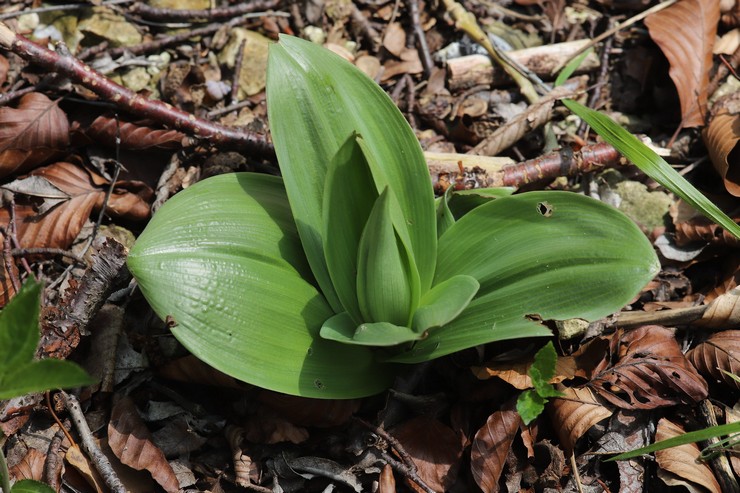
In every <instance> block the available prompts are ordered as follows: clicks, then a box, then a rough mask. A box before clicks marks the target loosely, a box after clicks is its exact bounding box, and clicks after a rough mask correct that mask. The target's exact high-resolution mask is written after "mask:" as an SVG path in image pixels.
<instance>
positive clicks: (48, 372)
mask: <svg viewBox="0 0 740 493" xmlns="http://www.w3.org/2000/svg"><path fill="white" fill-rule="evenodd" d="M93 383H95V380H94V379H93V378H91V377H90V376H89V375H88V374H87V373H86V372H85V370H83V369H82V368H81V367H79V366H78V365H76V364H74V363H72V362H71V361H63V360H59V359H51V358H48V359H42V360H39V361H31V362H28V363H26V364H22V365H18V366H16V367H14V368H12V369H7V371H4V372H2V373H0V399H9V398H11V397H18V396H22V395H25V394H30V393H31V392H45V391H47V390H51V389H60V388H70V387H82V386H83V385H91V384H93Z"/></svg>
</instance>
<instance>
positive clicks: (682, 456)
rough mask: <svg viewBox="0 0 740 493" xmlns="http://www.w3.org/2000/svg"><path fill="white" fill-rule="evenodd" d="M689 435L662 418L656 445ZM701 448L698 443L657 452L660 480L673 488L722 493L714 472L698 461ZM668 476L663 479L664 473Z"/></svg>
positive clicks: (656, 435) (656, 458)
mask: <svg viewBox="0 0 740 493" xmlns="http://www.w3.org/2000/svg"><path fill="white" fill-rule="evenodd" d="M684 433H686V432H685V431H684V430H683V428H681V427H680V426H678V425H677V424H675V423H673V422H671V421H669V420H667V419H665V418H661V420H660V421H658V428H657V429H656V431H655V441H656V442H659V441H661V440H667V439H669V438H673V437H677V436H679V435H683V434H684ZM699 452H700V451H699V447H698V446H697V445H696V444H695V443H687V444H684V445H679V446H678V447H671V448H667V449H664V450H658V451H656V452H655V461H656V462H657V463H658V466H659V467H660V470H659V471H658V473H659V474H658V477H660V478H661V479H662V480H663V482H665V483H666V484H667V485H669V486H678V485H681V486H685V487H687V488H689V489H690V490H693V491H709V492H710V493H722V488H720V486H719V483H717V479H716V478H715V477H714V474H713V473H712V469H711V468H710V467H709V466H708V465H707V464H705V463H703V462H699V461H697V460H696V459H697V458H698V457H699ZM661 470H662V471H664V472H668V473H670V475H663V474H660V472H661Z"/></svg>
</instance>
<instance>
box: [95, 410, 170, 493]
mask: <svg viewBox="0 0 740 493" xmlns="http://www.w3.org/2000/svg"><path fill="white" fill-rule="evenodd" d="M150 437H151V435H150V433H149V430H148V429H147V427H146V425H145V424H144V421H143V420H142V419H141V416H139V411H138V410H137V409H136V405H135V404H134V401H132V400H131V399H130V398H128V397H124V398H122V399H121V400H120V401H118V402H117V403H116V404H115V406H113V411H112V412H111V418H110V422H109V423H108V444H109V445H110V448H111V450H113V453H114V454H115V455H116V457H118V458H119V459H120V460H121V462H123V463H124V464H126V465H127V466H129V467H132V468H134V469H136V470H142V469H146V470H147V471H149V472H150V473H151V475H152V477H153V478H154V480H155V481H156V482H157V483H159V485H160V486H162V488H164V490H165V491H167V493H175V492H177V491H179V489H180V486H179V483H178V481H177V477H176V476H175V471H173V469H172V466H170V464H169V462H167V459H166V458H165V456H164V454H163V453H162V451H161V450H160V449H159V448H158V447H157V446H156V445H155V444H154V442H152V440H151V438H150Z"/></svg>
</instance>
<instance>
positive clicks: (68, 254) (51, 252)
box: [10, 247, 86, 265]
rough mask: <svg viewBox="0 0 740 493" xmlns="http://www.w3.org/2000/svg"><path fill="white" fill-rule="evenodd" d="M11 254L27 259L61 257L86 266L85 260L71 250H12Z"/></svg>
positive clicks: (46, 248)
mask: <svg viewBox="0 0 740 493" xmlns="http://www.w3.org/2000/svg"><path fill="white" fill-rule="evenodd" d="M10 254H11V255H13V256H14V257H25V256H27V255H59V256H62V257H67V258H69V259H72V260H74V261H75V262H77V263H78V264H81V265H85V263H86V262H85V259H84V258H82V257H80V256H79V255H75V254H74V253H73V252H71V251H69V250H62V249H61V248H48V247H45V248H13V249H12V250H10Z"/></svg>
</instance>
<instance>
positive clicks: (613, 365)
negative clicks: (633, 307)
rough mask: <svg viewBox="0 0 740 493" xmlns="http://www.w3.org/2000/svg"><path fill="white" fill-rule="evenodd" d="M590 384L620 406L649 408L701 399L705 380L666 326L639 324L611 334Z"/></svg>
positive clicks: (705, 387)
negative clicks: (605, 353) (635, 327)
mask: <svg viewBox="0 0 740 493" xmlns="http://www.w3.org/2000/svg"><path fill="white" fill-rule="evenodd" d="M590 385H591V386H592V387H593V388H594V389H595V390H596V391H597V392H598V393H599V395H600V396H601V397H603V398H604V399H606V400H607V401H609V402H610V403H611V404H614V405H615V406H617V407H621V408H623V409H655V408H657V407H663V406H672V405H676V404H688V403H695V402H699V401H700V400H702V399H706V397H707V394H708V389H707V383H706V382H705V381H704V379H703V378H702V377H701V376H700V375H699V374H698V373H697V372H696V369H695V368H694V367H693V366H691V364H690V363H689V362H688V360H687V359H686V357H685V356H684V355H683V353H682V352H681V348H680V347H679V346H678V343H677V342H676V339H675V336H674V333H673V331H672V330H670V329H667V328H665V327H661V326H658V325H648V326H643V327H640V328H638V329H634V330H631V331H627V332H625V331H624V330H619V331H617V332H616V333H615V334H614V335H613V336H612V338H611V342H610V348H609V354H607V355H606V357H605V358H604V359H603V360H602V362H601V364H599V365H598V366H597V367H596V369H595V370H594V373H593V376H592V379H591V382H590Z"/></svg>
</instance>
